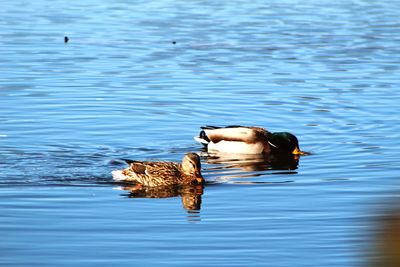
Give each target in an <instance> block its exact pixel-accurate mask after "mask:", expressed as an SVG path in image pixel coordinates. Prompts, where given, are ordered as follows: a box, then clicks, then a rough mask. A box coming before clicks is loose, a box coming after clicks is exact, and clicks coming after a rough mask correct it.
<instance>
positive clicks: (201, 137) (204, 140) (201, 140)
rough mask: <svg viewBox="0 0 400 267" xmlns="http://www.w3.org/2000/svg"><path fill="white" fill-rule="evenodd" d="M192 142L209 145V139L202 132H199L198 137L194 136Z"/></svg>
mask: <svg viewBox="0 0 400 267" xmlns="http://www.w3.org/2000/svg"><path fill="white" fill-rule="evenodd" d="M194 140H196V141H197V142H199V143H200V144H203V145H205V146H207V145H208V143H210V139H209V138H208V136H207V134H206V132H205V131H204V130H201V131H200V133H199V136H195V137H194Z"/></svg>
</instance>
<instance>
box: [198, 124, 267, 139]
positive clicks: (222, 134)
mask: <svg viewBox="0 0 400 267" xmlns="http://www.w3.org/2000/svg"><path fill="white" fill-rule="evenodd" d="M202 129H203V131H204V134H205V136H207V138H208V139H209V140H210V141H211V142H213V143H218V142H220V141H236V142H245V143H255V142H258V141H265V140H268V136H269V135H270V132H268V131H267V130H265V129H263V128H259V127H243V126H233V125H232V126H228V127H219V128H202Z"/></svg>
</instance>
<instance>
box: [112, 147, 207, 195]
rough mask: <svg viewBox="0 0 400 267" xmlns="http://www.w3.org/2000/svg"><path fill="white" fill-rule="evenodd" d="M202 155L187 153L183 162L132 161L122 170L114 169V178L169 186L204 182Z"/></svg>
mask: <svg viewBox="0 0 400 267" xmlns="http://www.w3.org/2000/svg"><path fill="white" fill-rule="evenodd" d="M200 169H201V164H200V157H199V156H198V155H197V154H195V153H187V154H186V155H185V157H184V158H183V160H182V164H178V163H175V162H148V161H132V162H130V164H129V167H128V168H126V169H124V170H122V171H119V173H118V171H114V172H113V175H114V179H116V180H121V181H126V182H133V183H137V184H140V185H143V186H148V187H156V186H169V185H178V184H202V183H204V179H203V177H202V176H201V173H200Z"/></svg>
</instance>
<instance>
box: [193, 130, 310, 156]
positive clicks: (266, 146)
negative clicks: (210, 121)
mask: <svg viewBox="0 0 400 267" xmlns="http://www.w3.org/2000/svg"><path fill="white" fill-rule="evenodd" d="M200 128H201V131H200V133H199V135H198V136H195V137H194V139H195V140H196V141H197V142H199V143H201V144H203V145H204V146H205V147H206V149H207V152H209V153H231V154H287V155H304V154H306V152H303V151H301V150H300V147H299V141H298V139H297V137H296V136H295V135H294V134H291V133H289V132H275V133H271V132H269V131H268V130H266V129H265V128H262V127H257V126H240V125H231V126H225V127H218V126H202V127H200Z"/></svg>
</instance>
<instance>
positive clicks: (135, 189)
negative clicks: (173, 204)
mask: <svg viewBox="0 0 400 267" xmlns="http://www.w3.org/2000/svg"><path fill="white" fill-rule="evenodd" d="M122 189H123V190H129V191H130V193H129V195H128V197H130V198H167V197H176V196H181V197H182V206H183V207H184V208H185V209H186V210H187V211H189V212H196V211H199V210H200V208H201V195H203V186H202V185H180V186H163V187H140V186H135V185H134V186H124V187H122Z"/></svg>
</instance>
